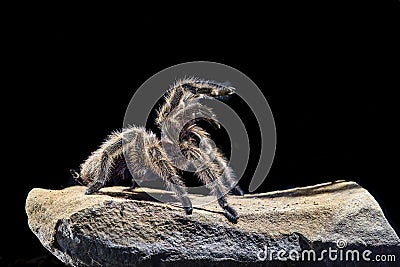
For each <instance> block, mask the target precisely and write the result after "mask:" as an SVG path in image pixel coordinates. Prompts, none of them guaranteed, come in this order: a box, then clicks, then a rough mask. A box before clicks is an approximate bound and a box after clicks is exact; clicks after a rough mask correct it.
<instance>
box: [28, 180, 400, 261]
mask: <svg viewBox="0 0 400 267" xmlns="http://www.w3.org/2000/svg"><path fill="white" fill-rule="evenodd" d="M144 190H146V191H147V190H152V192H153V193H158V194H163V195H171V193H170V192H168V191H162V190H158V189H145V188H138V189H135V190H134V191H133V192H131V191H129V190H127V189H126V188H124V187H109V188H103V189H102V190H101V192H100V193H99V194H96V195H85V194H84V192H85V187H82V186H73V187H69V188H65V189H63V190H45V189H39V188H35V189H33V190H32V191H31V192H30V193H29V195H28V198H27V200H26V213H27V215H28V223H29V227H30V229H31V230H32V231H33V233H34V234H35V235H36V236H37V237H38V238H39V240H40V242H41V243H42V244H43V246H44V247H46V248H47V249H48V250H49V251H50V252H51V253H53V254H54V255H55V256H56V257H57V258H58V259H60V260H61V261H62V262H64V263H66V264H69V265H73V266H83V265H102V266H108V265H114V266H115V265H117V266H148V265H156V266H159V265H167V266H169V265H171V266H172V265H173V266H186V265H188V264H190V265H192V266H203V265H204V264H207V265H218V266H237V265H242V266H254V265H255V264H256V265H258V264H259V265H263V264H265V262H266V261H271V260H272V261H274V263H275V264H279V265H291V264H293V262H290V261H284V258H288V257H289V256H290V257H291V259H294V260H303V263H304V262H312V261H313V258H314V252H315V255H316V258H315V260H316V261H318V260H319V263H318V264H319V265H321V264H328V265H330V264H332V263H341V262H344V261H346V257H347V260H349V261H350V260H351V259H352V257H354V259H355V260H356V259H357V254H358V256H359V261H360V262H362V261H366V260H367V259H368V258H369V259H370V260H371V261H373V260H375V258H374V257H375V255H376V254H379V253H380V254H382V255H385V257H387V258H389V256H390V255H394V257H396V258H397V260H398V261H399V260H400V254H399V248H400V240H399V238H398V236H397V235H396V233H395V231H394V230H393V229H392V227H391V226H390V225H389V223H388V221H387V220H386V219H385V217H384V214H383V212H382V210H381V208H380V207H379V205H378V203H377V202H376V201H375V199H374V198H373V197H372V196H371V195H370V194H369V193H368V191H367V190H365V189H363V188H362V187H360V186H359V185H358V184H356V183H354V182H345V181H337V182H333V183H326V184H320V185H315V186H309V187H303V188H294V189H290V190H284V191H276V192H270V193H263V194H254V195H251V194H249V195H245V196H244V197H239V196H229V203H230V204H232V206H233V207H235V208H236V210H237V211H238V213H239V214H240V219H239V222H238V223H237V224H232V223H230V222H228V220H227V219H226V218H225V217H224V216H223V214H222V212H221V209H220V208H219V207H218V205H217V203H216V202H212V203H209V204H207V205H205V206H201V207H198V208H196V207H195V208H194V210H193V214H192V215H186V214H185V212H184V210H183V209H182V208H180V207H179V203H178V202H176V203H175V204H166V203H160V202H157V201H155V200H154V199H151V198H150V197H148V196H147V195H146V193H144V192H143V191H144ZM198 197H200V196H198V195H194V194H192V195H190V198H192V199H196V198H198ZM324 249H326V250H328V251H327V252H323V250H324ZM329 250H331V251H330V252H331V255H328V254H329ZM333 250H335V251H336V254H335V253H334V251H333ZM355 250H356V251H357V252H354V251H355ZM367 250H370V251H371V252H372V253H371V254H369V253H368V251H367ZM313 251H314V252H313ZM349 251H350V252H349ZM365 251H367V252H365ZM265 252H267V254H265ZM279 253H280V254H279ZM332 253H333V254H332ZM363 253H364V254H368V255H364V254H363ZM340 254H342V259H340ZM353 254H354V255H353ZM332 255H333V256H334V255H336V256H337V259H336V261H335V260H334V259H332V258H333V256H332ZM346 255H347V256H346ZM297 256H298V257H299V258H296V257H297ZM329 256H332V257H329ZM363 256H366V258H363Z"/></svg>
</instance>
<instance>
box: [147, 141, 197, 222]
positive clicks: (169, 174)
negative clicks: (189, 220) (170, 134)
mask: <svg viewBox="0 0 400 267" xmlns="http://www.w3.org/2000/svg"><path fill="white" fill-rule="evenodd" d="M154 138H155V137H154ZM146 152H147V156H148V159H149V167H150V169H151V170H152V171H154V172H155V173H156V174H157V175H159V176H160V177H161V178H162V179H163V180H164V181H165V182H166V184H167V186H168V187H169V188H170V189H171V190H172V191H173V192H174V193H175V194H176V195H177V196H178V197H179V198H180V201H181V203H182V206H183V208H184V209H185V212H186V214H192V211H193V208H192V202H191V201H190V199H189V198H188V195H187V192H186V190H185V188H184V185H183V181H182V178H181V177H180V176H179V175H177V173H176V170H175V168H174V167H173V166H172V165H171V163H170V162H169V160H168V158H167V155H166V153H165V152H164V150H163V149H162V147H161V146H160V144H159V142H158V140H157V139H155V140H152V141H151V142H150V145H149V146H148V147H147V149H146Z"/></svg>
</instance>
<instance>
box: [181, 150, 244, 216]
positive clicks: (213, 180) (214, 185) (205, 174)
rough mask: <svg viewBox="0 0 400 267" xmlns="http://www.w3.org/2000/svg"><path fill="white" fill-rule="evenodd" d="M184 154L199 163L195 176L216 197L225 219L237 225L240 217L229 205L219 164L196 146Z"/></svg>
mask: <svg viewBox="0 0 400 267" xmlns="http://www.w3.org/2000/svg"><path fill="white" fill-rule="evenodd" d="M184 153H185V154H186V156H187V157H188V158H189V159H193V160H195V162H197V164H196V163H195V168H196V171H195V175H196V176H197V177H198V178H199V180H200V181H201V182H203V183H204V184H205V185H206V186H207V187H208V188H209V189H210V190H211V193H212V194H213V195H214V196H216V198H217V199H218V204H219V205H220V206H221V208H222V209H223V210H224V215H225V217H226V218H227V219H228V220H229V221H230V222H233V223H237V220H238V219H239V215H238V213H237V212H236V210H235V209H234V208H232V207H231V206H230V205H229V204H228V202H227V199H226V196H225V195H226V192H227V191H228V190H227V188H226V186H225V185H224V183H223V181H222V179H219V177H220V176H221V167H220V166H219V164H218V163H217V162H215V161H214V160H213V159H211V158H209V157H208V155H205V154H204V153H203V152H202V151H201V150H200V149H199V148H198V147H196V146H195V145H194V144H191V145H189V146H188V147H187V149H186V150H185V152H184ZM198 163H200V164H198ZM204 164H206V165H204ZM196 165H197V166H196ZM222 175H223V174H222Z"/></svg>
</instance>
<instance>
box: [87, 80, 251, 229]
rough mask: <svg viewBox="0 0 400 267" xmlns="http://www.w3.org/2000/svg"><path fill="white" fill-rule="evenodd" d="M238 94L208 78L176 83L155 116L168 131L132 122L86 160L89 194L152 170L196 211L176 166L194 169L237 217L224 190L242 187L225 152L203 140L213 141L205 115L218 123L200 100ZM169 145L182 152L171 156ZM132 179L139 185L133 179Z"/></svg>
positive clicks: (230, 214) (188, 210) (188, 208)
mask: <svg viewBox="0 0 400 267" xmlns="http://www.w3.org/2000/svg"><path fill="white" fill-rule="evenodd" d="M233 93H234V89H233V88H232V87H227V86H223V85H220V84H217V83H214V82H209V81H202V80H197V79H183V80H180V81H178V82H176V83H175V84H174V85H173V86H172V87H171V89H169V90H168V91H167V93H166V95H165V103H164V104H163V105H162V106H161V108H160V109H159V110H158V115H157V118H156V124H157V126H158V127H159V128H160V129H161V131H162V133H166V134H162V136H161V138H157V136H156V135H155V134H154V133H152V132H149V131H146V129H145V128H144V127H135V126H132V127H128V128H125V129H123V130H122V131H117V132H114V133H112V134H111V135H109V136H108V138H107V139H106V141H105V142H104V143H103V144H102V145H101V146H100V148H99V149H98V150H96V151H94V152H93V153H92V154H91V155H90V156H89V158H88V159H87V160H86V161H85V162H84V163H83V164H81V171H80V177H81V178H82V181H83V183H84V184H86V185H87V186H88V189H87V190H86V194H92V193H94V192H97V191H98V190H100V188H102V187H103V186H104V185H105V183H106V182H108V181H110V180H112V179H115V178H117V177H126V176H127V175H128V176H129V175H130V173H131V174H132V176H134V177H141V176H143V175H144V174H145V173H146V172H147V171H152V172H154V173H155V174H157V175H158V176H160V177H161V178H162V179H163V180H164V181H165V183H166V185H167V187H168V188H170V189H171V190H173V191H174V192H175V194H176V196H177V197H178V198H179V199H180V201H181V203H182V205H183V207H184V209H185V211H186V213H187V214H191V213H192V204H191V201H190V199H189V198H188V196H187V191H186V188H185V187H184V183H183V181H182V178H181V177H180V175H179V172H178V170H177V169H178V168H177V167H176V166H179V168H191V169H192V170H193V172H194V173H195V175H196V176H197V177H198V179H199V180H200V181H201V182H203V183H204V184H205V185H206V186H208V187H209V189H210V190H211V192H212V193H213V194H214V195H215V196H216V197H217V199H218V203H219V205H220V206H221V207H222V208H223V209H224V212H225V213H224V214H225V216H226V217H227V218H228V220H230V221H232V222H236V221H237V219H238V218H239V216H238V214H237V212H236V211H235V210H234V209H233V208H232V207H230V206H229V205H228V203H227V200H226V197H225V194H226V192H227V191H229V190H228V189H230V188H233V190H232V191H233V192H234V193H236V194H241V195H242V194H243V191H242V190H241V189H240V187H239V186H237V185H236V182H237V181H236V179H235V176H234V173H233V171H232V169H231V168H230V167H229V166H228V162H227V160H226V158H225V157H224V155H223V153H222V152H221V151H220V150H219V149H218V148H217V147H215V146H212V145H211V144H210V143H209V142H202V140H209V139H210V136H209V134H208V133H207V132H206V131H205V130H204V129H203V128H201V127H200V126H199V125H198V122H199V120H206V121H209V122H210V123H212V124H214V125H216V126H217V127H219V124H218V122H216V121H215V114H214V113H213V112H212V110H211V109H209V108H207V107H206V106H204V105H203V104H201V103H200V102H199V100H200V99H201V98H208V97H222V96H227V95H230V94H233ZM188 114H189V115H188ZM188 116H189V117H188ZM190 116H193V118H191V117H190ZM182 122H184V124H183V125H182ZM168 147H173V148H175V149H178V150H179V151H178V152H179V153H177V155H178V156H177V157H171V151H172V152H173V149H172V150H170V149H168ZM205 151H206V152H205ZM128 169H129V170H128ZM132 182H133V185H134V186H135V185H136V183H135V181H134V180H133V179H132Z"/></svg>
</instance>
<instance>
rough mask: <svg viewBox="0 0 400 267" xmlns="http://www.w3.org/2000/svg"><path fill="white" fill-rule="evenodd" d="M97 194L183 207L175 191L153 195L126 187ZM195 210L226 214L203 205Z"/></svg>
mask: <svg viewBox="0 0 400 267" xmlns="http://www.w3.org/2000/svg"><path fill="white" fill-rule="evenodd" d="M96 194H97V195H106V196H110V197H113V198H121V199H128V200H136V201H150V202H157V203H167V204H168V205H171V206H173V207H176V208H180V209H183V208H182V206H181V205H180V202H179V200H177V199H176V196H175V195H174V192H170V191H165V192H152V193H151V195H150V194H148V193H146V192H145V191H138V190H135V189H131V188H129V187H128V188H126V189H123V190H121V191H99V192H97V193H96ZM193 209H195V210H202V211H206V212H210V213H214V214H221V215H224V212H222V211H216V210H211V209H207V208H203V207H193Z"/></svg>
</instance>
